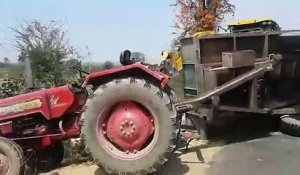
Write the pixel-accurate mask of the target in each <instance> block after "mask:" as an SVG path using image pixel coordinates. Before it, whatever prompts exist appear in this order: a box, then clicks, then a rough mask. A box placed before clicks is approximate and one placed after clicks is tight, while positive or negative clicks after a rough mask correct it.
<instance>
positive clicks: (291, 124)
mask: <svg viewBox="0 0 300 175" xmlns="http://www.w3.org/2000/svg"><path fill="white" fill-rule="evenodd" d="M280 131H281V132H282V133H284V134H288V135H291V136H296V137H300V116H296V115H283V116H281V117H280Z"/></svg>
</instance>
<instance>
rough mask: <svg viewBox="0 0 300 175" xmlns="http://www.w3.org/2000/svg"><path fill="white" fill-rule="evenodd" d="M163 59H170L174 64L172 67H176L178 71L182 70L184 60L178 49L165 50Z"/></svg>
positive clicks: (162, 54)
mask: <svg viewBox="0 0 300 175" xmlns="http://www.w3.org/2000/svg"><path fill="white" fill-rule="evenodd" d="M161 60H162V62H164V61H170V64H171V65H172V67H173V68H174V69H176V70H177V71H181V70H182V67H183V66H182V65H183V61H182V56H181V53H178V52H176V51H174V52H168V51H163V52H162V53H161Z"/></svg>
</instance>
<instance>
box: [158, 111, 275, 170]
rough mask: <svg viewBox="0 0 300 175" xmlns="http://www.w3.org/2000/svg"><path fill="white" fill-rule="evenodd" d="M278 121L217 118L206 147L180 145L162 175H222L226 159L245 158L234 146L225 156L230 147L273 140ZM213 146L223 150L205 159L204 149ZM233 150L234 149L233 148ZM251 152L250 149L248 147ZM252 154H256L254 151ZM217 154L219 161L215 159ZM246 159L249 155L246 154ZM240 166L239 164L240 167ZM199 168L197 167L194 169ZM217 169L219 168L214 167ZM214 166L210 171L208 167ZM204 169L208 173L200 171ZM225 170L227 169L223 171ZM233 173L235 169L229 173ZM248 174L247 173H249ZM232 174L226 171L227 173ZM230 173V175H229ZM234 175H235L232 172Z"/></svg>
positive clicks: (256, 118) (263, 118)
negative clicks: (187, 156)
mask: <svg viewBox="0 0 300 175" xmlns="http://www.w3.org/2000/svg"><path fill="white" fill-rule="evenodd" d="M277 125H278V119H277V118H270V117H264V116H228V117H226V118H219V119H217V120H216V123H215V124H214V125H210V128H209V138H210V139H209V140H210V141H209V143H208V144H206V145H199V146H197V145H196V146H195V145H194V146H193V147H191V148H189V149H188V150H185V149H184V146H185V145H181V147H180V148H179V150H178V151H177V152H176V154H175V156H174V158H172V159H171V160H170V161H169V162H168V163H167V164H166V165H165V166H164V167H163V168H162V170H161V171H160V173H157V174H161V175H166V174H170V175H171V174H172V175H173V174H174V175H182V174H199V175H200V174H202V173H201V172H202V171H203V172H205V173H204V174H207V175H215V174H223V172H222V168H224V167H226V160H227V158H226V157H227V156H229V157H230V156H231V155H233V154H234V156H233V157H232V158H233V160H237V161H239V162H243V163H245V164H246V162H245V161H247V159H246V158H245V157H244V158H245V159H240V158H239V157H242V156H239V155H240V154H243V151H247V149H243V148H240V147H237V149H234V148H233V150H232V149H231V150H230V153H229V154H227V147H230V148H231V147H232V145H239V144H242V145H244V144H245V145H247V143H248V142H251V141H253V140H260V139H263V140H264V139H268V138H270V137H272V133H273V132H274V131H277V130H278V126H277ZM213 147H222V149H221V151H220V152H218V153H216V154H215V155H214V156H213V158H212V160H206V158H205V156H203V153H202V152H203V149H206V148H213ZM233 147H235V146H233ZM249 149H252V148H249ZM253 149H254V152H255V148H253ZM185 154H194V155H192V156H193V157H197V158H196V160H195V159H192V160H190V159H189V158H184V160H183V158H182V157H184V155H185ZM218 155H220V156H221V157H222V158H221V159H218ZM248 156H249V155H248ZM216 158H217V159H218V161H217V162H218V163H220V164H221V165H219V164H215V160H214V159H216ZM243 163H242V164H243ZM191 166H193V167H196V169H199V170H201V171H198V170H195V168H193V169H192V168H190V167H191ZM197 166H198V167H197ZM216 166H218V167H216ZM209 167H213V168H209ZM234 168H235V167H234V162H233V164H232V166H231V169H234ZM203 169H207V170H203ZM226 169H227V168H226ZM232 172H234V170H233V171H232ZM250 172H251V171H250V170H249V173H250ZM230 173H231V171H229V174H230ZM231 174H232V173H231ZM233 174H236V173H233Z"/></svg>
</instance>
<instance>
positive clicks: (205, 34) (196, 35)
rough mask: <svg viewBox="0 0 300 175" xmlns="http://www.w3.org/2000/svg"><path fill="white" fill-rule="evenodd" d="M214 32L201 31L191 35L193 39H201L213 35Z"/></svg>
mask: <svg viewBox="0 0 300 175" xmlns="http://www.w3.org/2000/svg"><path fill="white" fill-rule="evenodd" d="M215 34H216V32H214V31H210V30H209V31H201V32H197V33H195V34H194V35H193V37H203V36H208V35H215Z"/></svg>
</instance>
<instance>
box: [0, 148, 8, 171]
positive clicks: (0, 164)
mask: <svg viewBox="0 0 300 175" xmlns="http://www.w3.org/2000/svg"><path fill="white" fill-rule="evenodd" d="M9 167H10V161H9V158H8V157H7V156H5V155H4V154H1V153H0V175H5V174H6V173H7V172H8V170H9Z"/></svg>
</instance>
